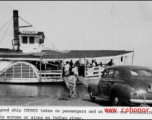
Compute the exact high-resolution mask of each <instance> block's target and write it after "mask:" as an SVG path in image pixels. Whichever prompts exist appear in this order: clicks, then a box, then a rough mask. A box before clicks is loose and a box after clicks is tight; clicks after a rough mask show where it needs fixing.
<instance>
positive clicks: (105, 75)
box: [102, 70, 107, 78]
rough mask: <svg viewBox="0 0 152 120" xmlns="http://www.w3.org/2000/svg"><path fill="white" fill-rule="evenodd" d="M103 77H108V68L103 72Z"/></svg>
mask: <svg viewBox="0 0 152 120" xmlns="http://www.w3.org/2000/svg"><path fill="white" fill-rule="evenodd" d="M102 77H103V78H106V77H107V70H105V71H104V72H103V74H102Z"/></svg>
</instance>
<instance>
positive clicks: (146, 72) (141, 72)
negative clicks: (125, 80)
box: [130, 69, 152, 77]
mask: <svg viewBox="0 0 152 120" xmlns="http://www.w3.org/2000/svg"><path fill="white" fill-rule="evenodd" d="M130 72H131V75H132V76H146V77H151V76H152V72H151V71H150V70H144V69H133V70H131V71H130Z"/></svg>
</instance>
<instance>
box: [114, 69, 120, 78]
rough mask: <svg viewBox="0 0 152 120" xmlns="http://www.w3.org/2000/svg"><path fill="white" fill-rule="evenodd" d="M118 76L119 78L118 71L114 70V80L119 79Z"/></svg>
mask: <svg viewBox="0 0 152 120" xmlns="http://www.w3.org/2000/svg"><path fill="white" fill-rule="evenodd" d="M119 76H120V73H119V71H118V70H115V71H114V78H119Z"/></svg>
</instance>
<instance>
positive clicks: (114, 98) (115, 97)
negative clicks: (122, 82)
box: [111, 93, 121, 106]
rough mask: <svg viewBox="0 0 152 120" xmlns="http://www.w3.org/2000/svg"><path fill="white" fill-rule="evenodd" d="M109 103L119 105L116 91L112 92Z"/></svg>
mask: <svg viewBox="0 0 152 120" xmlns="http://www.w3.org/2000/svg"><path fill="white" fill-rule="evenodd" d="M111 103H112V106H121V102H120V99H119V97H118V95H117V94H116V93H113V95H112V100H111Z"/></svg>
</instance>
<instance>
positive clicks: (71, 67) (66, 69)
mask: <svg viewBox="0 0 152 120" xmlns="http://www.w3.org/2000/svg"><path fill="white" fill-rule="evenodd" d="M84 69H85V66H84V65H82V64H80V63H79V61H76V62H75V63H73V61H72V60H71V61H70V62H69V61H66V64H64V66H63V76H70V75H79V76H84Z"/></svg>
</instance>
